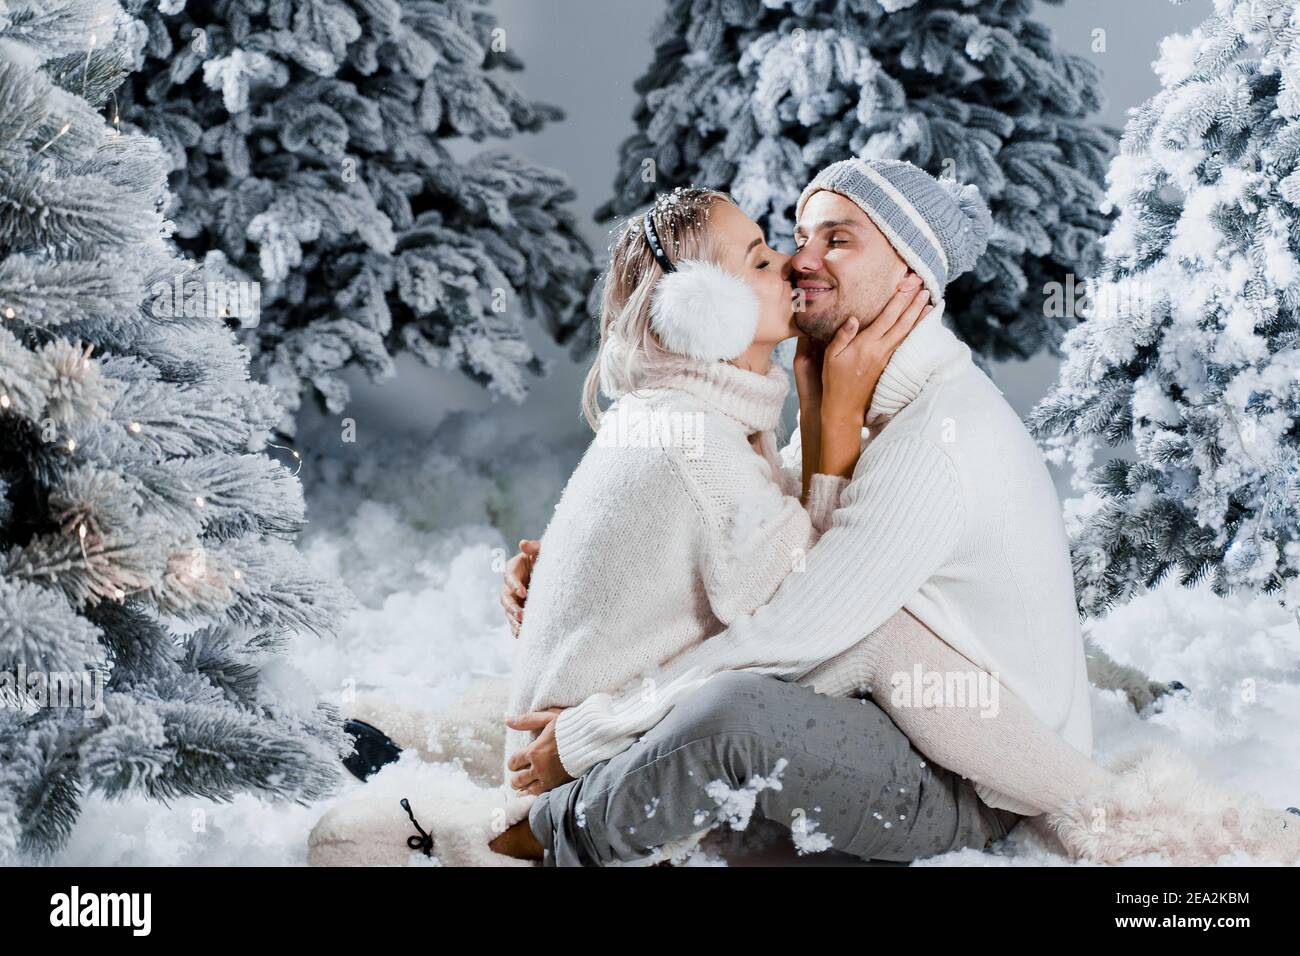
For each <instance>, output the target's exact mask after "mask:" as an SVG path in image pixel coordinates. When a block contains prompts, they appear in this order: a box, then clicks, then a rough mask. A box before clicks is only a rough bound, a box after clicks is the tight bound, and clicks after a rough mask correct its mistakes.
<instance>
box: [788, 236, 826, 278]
mask: <svg viewBox="0 0 1300 956" xmlns="http://www.w3.org/2000/svg"><path fill="white" fill-rule="evenodd" d="M790 271H791V272H793V273H796V274H797V273H800V272H821V271H822V257H821V256H819V255H818V254H817V253H816V252H814V251H813V248H812V243H811V242H810V243H808V244H807V245H805V246H804V247H803V248H802V249H800V250H798V251H797V252H795V254H794V255H793V256H791V257H790Z"/></svg>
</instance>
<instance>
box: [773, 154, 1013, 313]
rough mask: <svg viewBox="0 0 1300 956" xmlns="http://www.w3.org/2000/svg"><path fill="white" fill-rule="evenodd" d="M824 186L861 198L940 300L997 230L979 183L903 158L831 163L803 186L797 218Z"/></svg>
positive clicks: (861, 203)
mask: <svg viewBox="0 0 1300 956" xmlns="http://www.w3.org/2000/svg"><path fill="white" fill-rule="evenodd" d="M823 189H825V190H829V191H830V192H833V193H839V194H840V195H841V196H843V197H845V198H846V199H851V200H852V201H853V202H855V203H857V205H858V206H859V207H860V208H861V209H862V211H863V212H865V213H866V214H867V215H868V216H869V217H871V221H872V222H874V223H875V224H876V227H877V228H878V229H879V230H880V231H881V232H882V233H884V234H885V238H887V239H888V240H889V241H890V243H892V244H893V246H894V249H895V250H896V251H897V252H898V254H899V256H901V257H902V259H903V261H904V262H906V263H907V264H908V266H909V267H910V268H911V269H912V270H913V271H914V272H915V273H916V274H917V275H919V276H920V277H921V281H922V282H924V283H925V287H926V288H927V289H928V290H929V291H930V296H931V298H932V299H934V300H935V301H938V300H939V299H942V298H943V293H944V289H945V288H946V287H947V285H948V283H949V282H951V281H952V280H953V279H955V278H957V276H959V275H961V274H962V273H963V272H967V271H969V270H970V269H971V268H973V267H974V265H975V262H976V260H977V259H979V257H980V256H981V255H983V253H984V249H985V248H986V247H987V246H988V240H989V233H991V232H992V231H993V216H992V214H991V213H990V212H989V207H988V206H987V205H985V203H984V200H983V199H982V198H980V193H979V189H978V188H977V187H975V186H970V185H962V184H960V183H958V182H955V181H953V180H949V179H935V178H934V177H933V176H931V175H930V174H929V173H927V172H926V171H925V170H924V169H921V168H920V167H919V166H914V165H913V164H911V163H907V162H903V161H901V160H896V159H861V158H854V159H846V160H842V161H841V162H838V163H832V164H831V165H829V166H827V167H826V168H825V169H823V170H822V171H821V172H820V173H818V174H817V175H816V177H814V178H813V181H812V182H810V183H809V184H808V185H807V187H806V188H805V189H804V191H803V194H802V195H801V196H800V197H799V204H798V206H796V207H795V216H796V218H797V217H798V216H800V215H802V214H803V207H804V203H806V202H807V201H808V198H809V197H810V196H811V195H812V194H813V193H815V192H819V191H820V190H823Z"/></svg>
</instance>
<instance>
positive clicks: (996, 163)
mask: <svg viewBox="0 0 1300 956" xmlns="http://www.w3.org/2000/svg"><path fill="white" fill-rule="evenodd" d="M1048 2H1059V0H1048ZM1032 7H1033V0H979V2H974V0H669V4H668V12H667V15H666V17H665V19H664V20H663V22H662V23H661V25H660V26H659V28H658V31H657V33H656V35H655V38H654V42H655V46H656V50H655V59H654V62H653V63H652V64H651V66H650V69H649V71H648V72H647V73H646V74H645V75H644V76H643V77H642V78H641V79H640V80H639V81H638V83H637V90H638V92H639V93H640V94H641V99H640V102H639V104H638V107H637V110H636V124H637V127H638V132H637V133H636V134H634V135H633V136H632V137H630V138H629V139H628V140H627V141H626V142H624V144H623V147H622V151H621V153H622V155H621V161H620V167H621V168H620V171H619V173H618V177H617V180H616V182H615V190H616V193H617V194H616V196H615V198H614V199H613V200H612V201H611V202H610V203H608V204H607V205H606V206H605V207H603V208H602V209H601V210H600V214H601V215H614V214H622V213H628V212H631V211H633V210H635V209H636V208H638V207H640V206H643V205H644V204H645V203H646V202H647V201H648V200H649V199H650V197H651V196H652V195H653V194H654V193H655V192H656V191H658V190H660V189H666V188H670V187H673V186H677V185H682V184H685V183H690V182H694V183H698V184H700V185H708V186H713V187H717V188H721V189H728V190H730V191H731V193H732V195H733V196H735V197H736V199H737V201H738V202H739V203H740V205H741V207H742V208H743V209H744V210H745V211H746V212H747V213H749V214H750V215H751V216H753V217H754V218H755V220H756V221H757V222H758V223H759V224H760V225H761V226H762V227H763V228H764V229H765V230H766V231H767V234H768V241H769V242H772V243H773V244H774V245H776V244H779V245H780V247H782V248H785V249H786V250H787V251H788V250H789V249H790V248H791V247H792V246H793V229H794V224H793V222H792V221H791V218H792V216H793V215H794V204H795V201H796V200H797V199H798V197H799V193H800V191H801V190H802V189H803V187H804V185H805V184H806V183H807V182H808V180H809V179H811V178H812V176H813V174H814V173H816V171H817V170H818V169H820V168H821V167H823V166H825V165H827V164H828V163H831V162H834V161H836V160H840V159H844V158H846V157H848V156H852V155H859V156H871V157H884V158H890V159H906V160H909V161H911V162H914V163H916V164H917V165H919V166H923V167H924V168H925V169H927V170H929V171H930V172H931V173H933V174H934V175H936V176H946V177H949V178H952V177H956V178H958V179H960V180H962V181H964V182H971V183H976V184H977V185H978V186H979V187H980V191H981V193H982V194H983V195H984V198H985V199H986V200H987V201H988V203H989V206H990V207H991V209H992V211H993V219H994V223H995V228H994V232H993V236H992V239H991V241H990V242H989V247H988V252H987V253H986V254H985V255H984V256H983V257H982V258H981V259H980V262H979V265H978V266H977V267H976V269H975V271H974V272H972V273H970V274H968V275H966V276H963V277H962V278H960V279H958V280H957V281H956V282H955V283H953V285H952V287H951V288H950V289H949V295H948V303H949V304H948V316H949V320H950V321H951V322H952V323H953V325H954V328H955V330H956V331H957V332H958V333H959V334H960V335H961V336H962V337H963V338H964V339H965V340H966V342H968V343H969V344H970V345H971V346H972V347H973V348H974V349H976V350H977V351H979V352H981V353H983V354H985V355H988V356H991V357H996V358H1006V357H1025V356H1029V355H1033V354H1034V353H1036V352H1038V351H1039V350H1041V349H1044V348H1047V349H1051V348H1054V347H1055V346H1057V345H1058V344H1059V342H1060V339H1061V337H1062V335H1063V334H1064V332H1065V330H1066V329H1067V328H1068V327H1069V326H1070V325H1072V324H1073V321H1074V320H1073V319H1072V318H1069V317H1067V316H1065V315H1050V314H1046V313H1045V310H1044V309H1043V307H1042V288H1043V286H1044V284H1045V283H1048V282H1059V283H1064V282H1066V277H1067V275H1069V274H1078V275H1087V274H1090V272H1091V271H1092V270H1093V269H1094V268H1095V267H1096V265H1097V259H1096V250H1095V245H1096V239H1097V237H1098V235H1099V234H1100V233H1101V232H1102V231H1104V229H1105V227H1106V217H1105V216H1103V215H1101V214H1100V213H1099V212H1098V211H1097V209H1098V206H1099V204H1100V201H1101V195H1102V189H1101V184H1102V179H1103V176H1104V175H1105V170H1106V162H1107V160H1108V159H1109V158H1110V156H1111V154H1112V153H1113V152H1114V145H1115V136H1114V133H1113V132H1112V131H1111V130H1108V129H1105V128H1102V127H1099V126H1097V125H1096V124H1095V122H1094V121H1093V120H1092V119H1091V118H1090V117H1091V116H1092V114H1093V113H1095V111H1096V110H1097V109H1098V108H1099V106H1100V102H1099V100H1098V94H1097V92H1096V90H1097V86H1098V73H1097V70H1096V68H1095V67H1094V66H1092V64H1090V63H1089V62H1087V61H1086V60H1084V59H1082V58H1080V57H1076V56H1072V55H1070V54H1067V53H1064V52H1062V51H1061V50H1059V49H1058V48H1057V47H1056V46H1055V45H1054V44H1053V41H1052V37H1051V34H1050V32H1049V31H1048V30H1047V29H1046V28H1045V27H1044V26H1043V25H1042V24H1041V23H1039V22H1037V21H1035V20H1033V19H1031V17H1030V14H1031V12H1032Z"/></svg>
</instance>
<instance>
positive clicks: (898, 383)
mask: <svg viewBox="0 0 1300 956" xmlns="http://www.w3.org/2000/svg"><path fill="white" fill-rule="evenodd" d="M942 318H943V302H940V303H939V305H938V306H937V307H936V308H935V309H934V311H932V312H931V313H930V314H929V315H927V316H926V317H925V318H924V319H922V320H921V321H920V322H918V323H917V324H916V327H915V328H914V329H912V331H911V332H910V333H908V336H907V338H905V339H903V342H902V344H901V345H899V346H898V348H897V349H895V350H894V354H893V355H892V356H891V357H890V359H889V364H888V365H886V366H885V371H884V373H883V374H882V375H881V376H880V381H879V383H877V385H876V393H875V395H873V396H872V398H871V408H869V409H868V410H867V417H866V424H867V425H868V426H872V425H876V424H878V423H879V422H881V421H884V420H886V419H889V418H892V417H893V416H894V415H896V414H898V413H899V412H900V411H902V410H903V409H904V408H905V407H906V406H907V404H908V403H909V402H911V401H912V399H914V398H916V396H917V395H919V394H920V393H921V389H922V388H924V387H925V383H926V382H927V381H929V379H930V376H932V375H933V374H934V373H935V372H936V371H938V369H939V368H940V367H941V366H943V365H947V364H949V363H951V362H954V361H960V360H963V359H965V360H969V359H970V347H969V346H967V345H966V344H965V343H964V342H962V341H961V340H960V339H959V338H957V336H956V335H954V334H953V333H952V331H951V330H950V329H948V328H947V327H946V326H945V325H944V324H943V322H942V321H941V320H942Z"/></svg>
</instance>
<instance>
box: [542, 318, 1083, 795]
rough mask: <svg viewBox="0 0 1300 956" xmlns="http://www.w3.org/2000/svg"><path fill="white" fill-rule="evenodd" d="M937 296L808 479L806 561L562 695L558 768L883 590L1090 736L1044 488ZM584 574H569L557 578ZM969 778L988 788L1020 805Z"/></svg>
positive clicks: (867, 605)
mask: <svg viewBox="0 0 1300 956" xmlns="http://www.w3.org/2000/svg"><path fill="white" fill-rule="evenodd" d="M941 314H942V309H941V308H936V309H935V310H934V311H933V312H931V313H930V315H928V316H927V317H926V318H925V319H924V320H922V321H921V322H920V323H919V324H918V325H917V327H916V328H915V329H914V330H913V331H912V333H911V334H910V335H909V336H908V338H907V339H906V340H904V342H903V344H902V345H901V346H900V347H899V348H898V350H897V351H896V352H895V353H894V355H893V357H892V358H891V360H890V362H889V365H888V366H887V367H886V369H885V372H884V375H883V376H882V378H881V380H880V383H879V385H878V386H877V388H876V392H875V396H874V398H873V400H872V404H871V408H870V410H869V412H868V415H867V425H868V426H869V428H870V439H869V441H868V442H867V444H866V447H865V449H864V451H863V453H862V457H861V458H860V459H859V461H858V465H857V468H856V470H855V472H854V475H853V479H852V481H850V482H845V481H844V480H843V479H836V478H831V477H829V476H825V475H818V476H815V478H814V479H813V483H812V484H813V491H814V493H815V494H816V495H817V497H818V500H821V501H826V500H829V499H832V498H833V495H832V494H831V493H829V492H828V491H827V487H828V486H830V487H840V486H845V485H846V487H843V490H842V498H841V500H840V506H839V509H838V510H837V511H835V513H834V517H833V523H832V525H831V527H830V528H829V530H827V531H826V533H825V534H824V535H823V536H822V538H821V540H820V542H819V543H818V545H817V547H815V548H813V549H812V551H810V552H809V554H808V558H807V564H806V571H805V572H804V573H799V574H791V575H789V577H787V578H786V580H785V582H784V583H783V584H782V585H781V587H780V589H779V590H778V591H777V593H776V596H775V597H774V598H773V599H772V600H771V601H770V602H768V603H767V604H765V605H764V606H762V607H761V608H759V609H758V610H757V611H756V612H755V613H753V614H744V615H742V616H739V617H737V618H735V619H734V620H733V621H732V622H731V626H730V627H729V628H728V629H727V630H726V631H724V632H723V633H721V634H718V635H716V636H713V637H710V638H709V639H708V640H706V641H702V642H699V643H695V644H693V645H692V646H690V647H689V648H688V649H686V650H684V651H683V652H682V653H680V654H679V655H678V656H677V657H676V658H674V659H673V660H672V661H671V662H669V663H668V664H667V665H666V666H664V667H662V668H658V669H656V670H655V671H654V672H652V673H649V674H646V675H644V676H639V677H638V678H637V679H636V680H634V681H632V682H631V683H630V685H628V686H624V687H623V688H622V689H620V690H617V691H616V692H614V693H596V694H594V695H593V696H591V697H590V698H588V699H587V700H585V701H584V702H583V703H581V704H580V705H579V706H577V707H573V708H570V709H568V710H565V711H564V712H563V713H562V714H561V715H560V717H559V719H558V721H557V722H556V737H557V741H558V746H559V753H560V760H561V762H562V763H563V765H564V767H565V769H566V770H567V771H568V772H569V773H570V774H572V775H574V776H578V775H580V774H582V773H584V772H585V771H586V770H588V769H589V768H590V767H592V766H593V765H595V764H596V763H599V762H600V761H602V760H605V759H608V758H609V757H611V756H613V755H614V754H616V753H619V752H620V751H622V750H623V749H625V748H626V747H628V746H629V745H630V744H632V743H633V742H634V741H635V740H636V738H637V737H638V736H640V735H641V734H642V733H644V732H645V731H646V730H648V729H649V728H650V727H652V726H654V725H655V724H656V723H657V722H658V721H659V720H660V719H662V718H663V716H664V715H665V714H666V713H667V712H668V711H669V710H670V709H671V708H672V707H673V705H674V704H675V703H676V702H677V701H679V700H681V699H682V697H683V696H684V695H686V694H688V693H690V692H691V691H692V690H694V689H695V688H697V687H698V686H699V685H700V684H701V683H702V682H703V681H705V680H707V679H708V678H709V677H710V676H712V675H713V674H715V673H718V672H719V671H724V670H741V669H748V670H755V671H759V672H763V673H769V674H773V675H775V676H778V677H782V678H786V679H796V680H797V679H800V678H802V677H804V676H805V675H807V674H808V673H809V672H810V671H812V670H813V669H814V668H815V667H817V665H819V664H822V663H824V662H826V661H829V660H831V659H832V658H835V657H836V656H837V655H839V654H841V653H842V652H844V651H845V650H847V649H848V648H850V647H851V646H853V645H854V644H856V643H857V642H858V641H859V640H860V639H861V638H863V637H864V636H865V635H867V634H869V633H870V632H872V631H874V630H875V629H876V628H877V627H879V626H880V625H881V624H883V623H884V622H885V621H886V620H887V619H889V618H890V616H891V615H893V614H895V613H896V612H898V610H899V609H900V608H906V609H907V610H908V611H910V612H912V614H914V615H915V616H916V617H917V618H919V619H920V620H921V621H922V622H924V623H925V624H926V625H927V626H928V627H929V628H930V629H931V630H933V631H934V632H935V633H936V634H938V635H939V636H940V637H941V638H943V639H944V641H945V642H946V643H948V644H949V645H950V646H951V647H952V648H953V649H955V650H956V651H958V652H959V653H960V654H962V655H964V656H965V657H967V658H968V659H970V660H971V661H972V662H974V663H975V664H976V665H978V666H979V667H981V668H982V669H984V670H986V671H988V672H990V673H992V674H994V675H995V676H996V677H998V678H999V680H1000V681H1001V682H1002V684H1003V685H1004V686H1005V687H1006V688H1007V689H1008V690H1009V691H1011V692H1012V693H1013V694H1015V695H1017V696H1018V697H1019V698H1020V699H1021V700H1022V701H1024V702H1025V703H1026V704H1027V705H1028V707H1029V708H1030V709H1031V710H1032V712H1033V713H1034V715H1035V716H1037V717H1038V718H1039V719H1040V720H1041V721H1043V723H1045V724H1046V725H1047V726H1048V727H1050V728H1051V729H1052V730H1054V731H1056V732H1057V733H1059V734H1060V735H1061V737H1062V738H1063V739H1064V740H1065V741H1066V742H1067V743H1068V744H1070V745H1071V746H1072V747H1074V748H1075V749H1076V750H1078V751H1080V752H1081V753H1082V754H1084V755H1090V754H1091V749H1092V724H1091V716H1090V713H1089V709H1088V682H1087V675H1086V671H1085V663H1084V653H1083V640H1082V636H1081V633H1080V628H1079V621H1078V617H1077V614H1076V611H1075V601H1074V586H1073V576H1072V573H1071V566H1070V558H1069V551H1068V545H1067V541H1066V536H1065V530H1064V527H1063V522H1062V518H1061V510H1060V503H1059V500H1058V498H1057V496H1056V491H1055V489H1054V487H1053V485H1052V481H1051V477H1050V475H1049V474H1048V472H1047V468H1046V466H1045V464H1044V462H1043V460H1042V456H1041V454H1040V452H1039V450H1038V448H1037V446H1036V445H1035V444H1034V442H1033V440H1032V439H1031V438H1030V436H1029V434H1028V433H1027V432H1026V430H1025V428H1024V425H1023V424H1022V422H1021V421H1020V418H1019V417H1018V416H1017V415H1016V414H1015V412H1014V411H1013V410H1012V409H1011V407H1010V406H1009V405H1008V404H1007V403H1006V401H1005V399H1003V397H1002V394H1001V392H999V390H998V389H997V387H996V386H995V385H994V384H993V382H992V381H990V380H989V378H988V377H987V376H986V375H985V374H984V373H983V372H981V371H980V370H979V369H978V368H976V366H975V365H974V364H973V363H972V361H971V357H970V350H969V349H968V348H967V347H966V346H965V345H964V344H962V343H961V342H960V341H959V340H958V339H957V338H956V337H955V336H954V335H953V334H952V333H951V332H950V331H949V330H948V329H947V328H945V327H944V326H943V325H942V324H941V321H940V316H941ZM810 497H811V495H810ZM543 554H545V548H543ZM664 563H665V562H664V561H662V560H657V561H656V562H655V564H654V566H655V567H656V568H662V567H663V566H664ZM591 573H592V575H593V577H599V575H600V574H606V575H610V574H621V573H623V572H622V571H621V570H618V569H616V568H615V567H613V566H604V567H602V568H601V569H600V571H599V573H596V572H595V571H594V570H593V571H592V572H591ZM592 583H593V581H592V579H591V578H583V577H580V578H577V579H575V580H572V581H570V582H569V586H571V587H588V586H590V585H591V584H592ZM657 584H658V582H656V585H657ZM548 585H549V586H550V587H556V586H557V585H556V584H554V583H552V582H551V581H550V579H548ZM665 585H666V586H664V587H658V586H656V587H654V588H653V589H651V590H652V591H653V598H654V600H655V601H656V602H665V603H666V604H667V605H668V606H671V604H672V600H671V598H672V593H673V592H672V589H671V587H669V586H667V583H666V582H665ZM647 598H648V599H649V598H650V595H649V594H648V595H647ZM663 611H664V608H663V607H660V606H651V607H645V608H641V609H638V611H637V613H636V617H637V618H638V619H637V620H636V621H635V622H633V621H632V620H631V619H629V620H627V621H625V622H624V623H625V625H627V626H633V625H635V626H636V627H637V628H638V630H640V629H646V630H648V631H655V630H657V629H658V628H659V627H660V626H661V623H660V620H659V619H658V615H659V614H661V613H663ZM526 613H531V608H530V610H529V611H528V612H526ZM683 646H685V644H683ZM824 677H825V674H824V671H823V678H824ZM976 786H977V790H978V791H979V793H980V796H981V797H982V798H983V799H984V801H985V802H986V803H988V804H990V805H992V806H996V807H1004V808H1006V809H1011V810H1015V811H1017V812H1022V813H1024V812H1032V811H1031V810H1030V808H1028V807H1025V806H1024V805H1021V804H1018V803H1017V802H1016V801H1015V800H1014V799H1011V798H1009V797H1007V796H1004V795H1003V794H1000V793H998V792H997V791H996V790H993V789H991V788H989V787H987V786H984V785H981V784H977V785H976Z"/></svg>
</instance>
